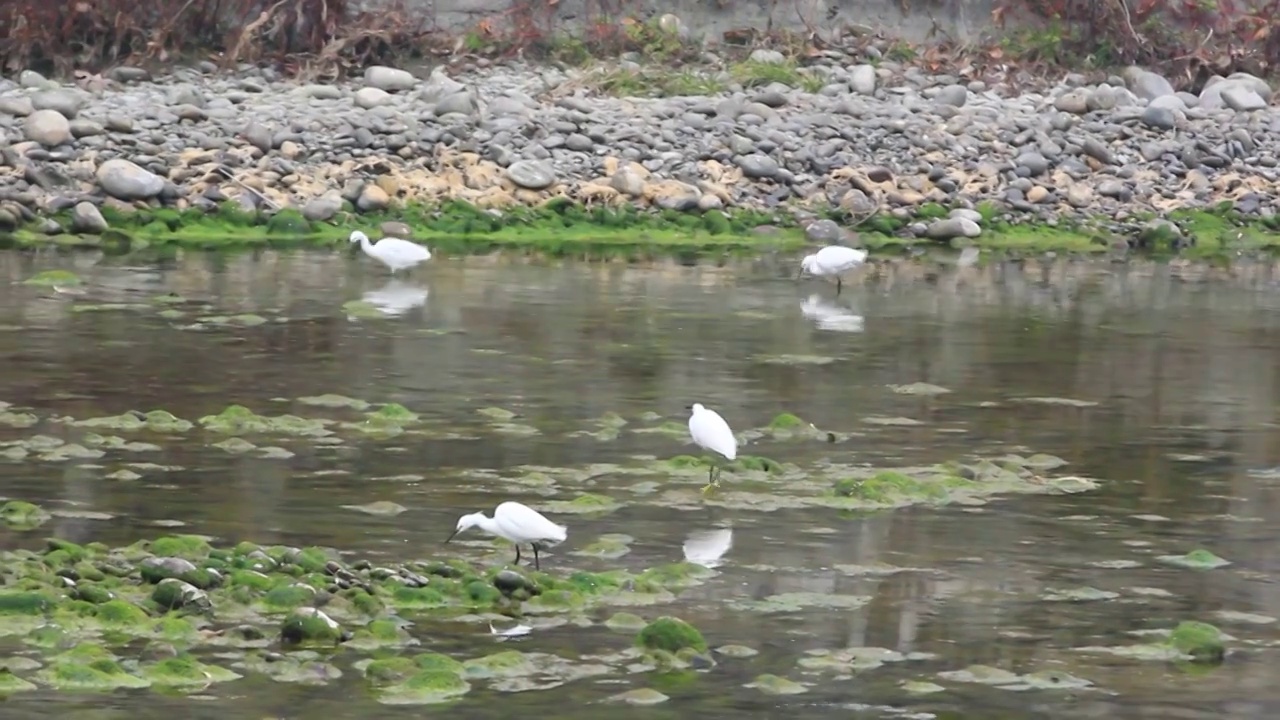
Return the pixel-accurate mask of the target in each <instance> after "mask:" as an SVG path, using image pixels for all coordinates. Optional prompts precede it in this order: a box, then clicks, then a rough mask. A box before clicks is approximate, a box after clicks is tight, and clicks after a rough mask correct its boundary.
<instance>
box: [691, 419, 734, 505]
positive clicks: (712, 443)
mask: <svg viewBox="0 0 1280 720" xmlns="http://www.w3.org/2000/svg"><path fill="white" fill-rule="evenodd" d="M689 410H690V411H691V412H692V413H693V414H692V415H690V416H689V435H690V436H692V437H693V442H694V443H695V444H697V446H698V447H700V448H702V449H704V450H710V451H712V452H715V453H719V454H721V455H723V456H724V457H725V459H726V460H730V461H732V460H734V459H735V458H737V457H738V439H737V438H735V437H734V436H733V430H731V429H730V428H729V423H727V422H725V421H724V418H722V417H720V413H718V412H716V411H715V410H711V409H708V408H705V407H703V406H702V403H694V404H692V405H690V406H689ZM719 470H720V468H719V467H717V465H716V463H714V462H713V463H712V465H711V468H710V469H709V470H708V471H707V485H706V487H704V488H702V492H708V491H710V490H711V488H714V487H719V486H720V477H719V476H720V473H719Z"/></svg>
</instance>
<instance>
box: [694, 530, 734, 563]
mask: <svg viewBox="0 0 1280 720" xmlns="http://www.w3.org/2000/svg"><path fill="white" fill-rule="evenodd" d="M732 547H733V528H729V527H726V528H714V529H711V530H694V531H693V532H691V533H689V537H688V539H686V540H685V541H684V560H685V562H688V563H692V564H694V565H701V566H703V567H707V568H715V567H719V566H721V565H723V564H724V556H725V553H727V552H729V550H730V548H732Z"/></svg>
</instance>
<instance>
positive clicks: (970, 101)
mask: <svg viewBox="0 0 1280 720" xmlns="http://www.w3.org/2000/svg"><path fill="white" fill-rule="evenodd" d="M751 60H752V61H753V62H754V63H757V64H761V65H766V64H782V63H785V62H786V58H785V57H784V56H783V55H782V54H781V53H779V52H777V51H776V50H770V49H764V48H762V49H757V50H755V51H753V52H752V54H751ZM851 60H852V58H848V57H846V56H844V55H841V54H840V53H838V52H835V51H829V52H828V53H826V55H825V56H824V58H822V59H820V60H816V61H815V62H813V63H809V65H810V67H806V72H812V74H813V77H815V78H821V79H822V80H821V82H820V83H818V85H820V88H809V90H815V91H816V92H810V91H808V90H806V89H805V88H801V87H791V86H790V84H784V83H782V82H768V83H765V84H762V85H759V86H755V87H750V88H744V87H743V86H741V85H734V84H732V83H727V84H726V89H725V90H724V91H723V92H721V93H719V94H715V95H711V96H706V97H696V96H695V97H671V98H657V99H619V98H611V97H608V96H606V95H605V94H603V93H599V92H590V91H585V90H584V89H583V88H582V87H581V82H582V81H581V78H577V77H573V78H571V77H570V76H569V75H567V74H566V73H564V72H561V71H559V70H556V69H554V68H550V67H530V66H524V65H519V64H505V65H497V64H495V65H491V66H485V67H480V68H471V69H469V70H467V71H466V72H463V73H461V74H456V75H455V74H451V73H452V71H449V70H446V69H445V68H444V67H437V68H436V69H435V70H433V71H432V72H431V74H430V75H429V76H428V77H426V78H418V77H416V76H415V75H413V74H412V73H409V72H407V71H405V70H402V69H399V68H394V67H388V66H373V67H370V68H367V69H366V70H365V72H364V75H363V77H361V78H357V79H355V80H354V82H350V81H342V82H337V83H308V84H295V83H291V82H289V81H286V80H281V79H280V78H279V77H278V76H277V75H276V74H275V73H273V72H271V71H267V70H259V69H252V68H245V69H242V70H241V71H238V72H236V73H234V74H224V73H222V72H221V71H218V70H217V69H216V68H212V67H210V68H205V69H203V71H202V72H204V73H205V74H199V73H196V72H193V71H192V70H191V69H186V68H173V69H172V70H171V71H170V73H169V74H163V75H151V74H148V73H146V72H144V71H133V70H129V71H124V70H123V69H120V68H118V69H117V70H116V71H112V73H111V77H112V78H113V79H114V80H115V81H116V84H108V85H107V86H106V87H104V88H103V89H102V90H101V92H100V93H98V94H89V93H87V92H84V91H82V90H80V89H79V88H78V87H74V86H70V85H65V84H60V83H58V82H56V81H52V80H49V79H48V78H45V77H44V76H42V75H39V74H38V73H32V72H30V71H27V72H21V73H18V76H17V79H18V81H17V83H13V82H6V83H5V84H3V87H2V88H0V136H3V138H4V140H6V141H7V143H8V145H7V147H4V150H3V152H4V153H5V155H4V160H5V162H3V163H0V211H2V212H3V213H4V217H0V221H3V222H6V223H9V222H15V223H16V222H20V221H23V220H26V219H30V218H31V217H36V216H37V215H38V214H39V213H40V212H42V211H44V210H46V209H48V208H58V209H67V208H73V213H72V215H73V225H74V228H73V229H75V230H76V231H78V232H79V231H84V232H88V231H89V230H87V229H85V228H95V227H100V223H98V221H97V219H95V218H94V217H93V215H92V213H91V211H90V210H89V208H90V207H92V208H94V209H95V210H96V209H98V208H99V207H100V206H101V205H102V203H103V202H104V201H109V202H116V201H125V202H130V203H135V202H139V201H146V202H150V203H153V204H157V203H165V204H173V203H177V202H182V203H187V204H191V205H197V206H205V207H207V206H211V205H212V204H213V203H217V202H221V201H222V200H224V199H233V200H235V201H237V202H240V203H242V204H245V206H246V207H254V208H256V207H258V206H259V205H260V203H262V202H263V200H262V199H261V198H260V197H259V195H260V196H261V197H265V198H266V199H267V200H268V201H270V203H271V204H273V205H275V206H279V207H284V206H290V205H292V206H294V207H297V208H299V209H301V211H302V212H303V214H304V215H305V216H306V217H307V218H309V219H311V220H315V221H325V220H331V219H333V218H335V217H337V216H338V214H339V213H341V212H342V207H343V205H344V203H346V202H349V203H352V204H354V205H355V206H356V207H357V209H359V210H361V211H371V210H377V209H381V208H385V207H388V206H389V205H391V204H392V203H396V202H400V198H404V197H415V198H422V199H427V200H446V199H451V198H457V199H462V200H467V201H469V202H473V203H475V204H477V205H480V206H484V207H494V208H502V207H507V206H511V205H515V204H533V203H538V202H542V201H544V200H545V199H546V198H547V197H549V196H550V195H551V194H553V193H555V194H558V193H565V194H567V195H569V196H570V197H578V198H580V199H582V200H583V201H584V202H589V203H618V202H630V203H636V204H640V205H649V206H654V207H659V208H667V209H671V210H677V211H681V212H704V213H710V212H721V211H723V210H732V209H734V207H735V206H749V207H753V208H756V209H761V210H773V209H777V208H780V207H782V206H784V205H786V204H789V203H791V202H793V201H795V200H796V199H806V200H814V201H817V202H825V203H829V204H831V205H836V206H839V207H840V208H841V209H843V210H844V211H845V212H847V213H849V214H850V215H853V216H858V217H863V216H867V215H870V214H872V213H875V212H882V213H885V214H886V215H891V216H893V217H898V218H901V219H905V220H912V219H913V218H915V211H916V209H917V208H918V207H920V206H921V205H923V204H926V203H938V204H941V205H943V206H947V207H955V208H956V209H955V210H954V211H953V212H952V213H951V214H949V215H948V217H945V218H940V219H936V220H933V221H922V222H917V223H915V224H914V225H912V226H910V230H911V231H912V232H915V233H917V234H920V235H923V236H926V237H930V238H935V239H938V240H949V239H954V238H961V237H963V238H972V237H976V236H977V235H978V234H979V233H981V229H982V225H983V220H982V216H981V215H980V214H978V213H977V212H976V211H973V210H971V209H966V208H971V207H973V206H974V205H976V204H977V203H979V202H993V203H995V204H996V205H997V206H999V207H1000V208H1001V210H1002V211H1003V212H1007V213H1010V217H1011V218H1016V217H1017V216H1018V214H1020V213H1026V214H1029V215H1030V216H1032V217H1033V218H1035V219H1036V220H1038V221H1047V220H1051V219H1053V218H1056V217H1058V216H1061V215H1070V214H1073V213H1074V214H1085V213H1087V214H1090V215H1093V216H1096V215H1107V216H1110V217H1112V218H1114V219H1115V222H1116V223H1117V227H1119V226H1124V227H1130V228H1132V229H1134V231H1135V232H1136V231H1137V229H1138V225H1136V224H1134V223H1137V222H1138V221H1137V220H1134V218H1136V217H1146V216H1149V214H1150V213H1153V212H1154V213H1155V214H1157V215H1158V214H1160V213H1161V212H1163V211H1165V210H1167V209H1168V208H1170V207H1175V206H1196V205H1200V206H1207V205H1212V204H1216V202H1218V201H1219V200H1221V199H1223V196H1220V195H1219V193H1220V192H1224V191H1225V189H1228V188H1242V187H1253V188H1259V189H1258V190H1257V191H1255V192H1253V193H1246V194H1244V195H1241V196H1240V197H1239V198H1237V207H1238V208H1239V209H1241V210H1242V211H1245V212H1249V213H1255V214H1258V215H1266V216H1273V215H1275V214H1276V213H1277V212H1280V201H1278V200H1277V199H1276V197H1275V194H1274V193H1267V192H1264V191H1263V190H1262V189H1261V188H1272V187H1275V186H1276V185H1277V183H1280V151H1277V148H1280V112H1277V110H1276V109H1275V108H1274V107H1272V106H1271V105H1270V103H1271V102H1272V101H1273V98H1274V92H1273V90H1272V88H1271V87H1270V86H1269V85H1268V84H1267V83H1266V82H1265V81H1263V80H1261V79H1259V78H1256V77H1254V76H1251V75H1248V74H1245V73H1235V74H1233V75H1231V76H1229V77H1224V78H1214V79H1210V81H1209V82H1208V83H1206V85H1205V87H1204V89H1203V90H1202V91H1201V92H1200V93H1199V95H1192V94H1190V93H1187V92H1177V91H1175V89H1174V87H1173V85H1172V83H1170V82H1169V81H1168V80H1167V79H1165V78H1163V77H1162V76H1160V75H1159V74H1157V73H1154V72H1151V71H1148V70H1145V69H1142V68H1129V69H1127V70H1126V71H1125V72H1123V73H1121V74H1120V76H1119V77H1115V78H1110V79H1108V81H1107V82H1106V83H1099V84H1096V85H1091V84H1090V83H1089V78H1087V77H1086V76H1084V75H1083V74H1068V75H1066V76H1065V77H1063V78H1062V80H1061V81H1060V82H1057V83H1056V84H1054V83H1050V82H1044V83H1041V84H1040V85H1036V84H1035V83H1026V82H1019V83H1018V84H1016V85H1015V83H1014V82H1012V78H1010V77H1004V76H1001V75H1000V74H999V73H994V74H991V73H989V74H986V75H982V76H979V77H964V78H960V76H958V75H946V74H940V73H939V74H931V73H928V72H925V71H924V70H922V69H920V68H917V67H911V66H908V65H905V64H903V63H901V62H896V61H891V60H889V59H887V58H884V57H877V56H876V54H875V53H874V52H868V53H867V54H865V55H862V56H860V57H859V58H858V59H857V60H856V61H853V62H850V61H851ZM867 60H871V61H873V62H876V63H877V64H876V65H872V64H868V63H867V62H866V61H867ZM636 67H639V66H638V65H637V66H636ZM95 92H97V91H95ZM550 98H554V99H550ZM1175 131H1176V135H1175V134H1174V132H1175ZM219 167H223V168H226V169H228V170H232V171H234V172H235V174H236V177H237V178H239V179H240V180H241V181H242V182H244V183H245V184H246V185H249V186H250V187H252V188H253V189H254V191H255V192H254V193H248V192H247V191H245V190H244V188H243V187H241V186H239V185H238V184H236V183H232V182H230V181H223V180H221V179H220V178H221V177H222V175H221V174H220V173H218V172H215V169H217V168H219ZM108 198H110V199H111V200H108ZM82 201H83V202H82ZM84 202H87V203H88V205H87V206H83V205H84ZM956 206H960V207H956ZM98 216H101V212H99V213H98ZM1144 222H1145V221H1144ZM846 233H847V231H846V230H845V228H843V227H841V224H840V223H836V222H833V221H831V220H813V221H810V222H808V223H807V224H806V234H807V235H808V236H809V237H810V239H811V240H812V241H813V242H815V243H818V242H821V243H833V242H842V241H843V240H844V239H845V237H846Z"/></svg>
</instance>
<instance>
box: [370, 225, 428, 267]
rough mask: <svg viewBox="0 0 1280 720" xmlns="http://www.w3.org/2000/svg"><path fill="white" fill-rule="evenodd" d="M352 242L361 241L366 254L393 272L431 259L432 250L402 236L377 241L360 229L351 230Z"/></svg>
mask: <svg viewBox="0 0 1280 720" xmlns="http://www.w3.org/2000/svg"><path fill="white" fill-rule="evenodd" d="M351 242H353V243H360V249H361V250H364V254H365V255H368V256H369V257H371V258H373V259H374V260H377V261H378V262H380V263H382V264H383V265H386V266H387V267H389V268H391V274H393V275H394V274H395V273H397V272H399V271H401V270H405V269H407V268H411V267H413V266H414V265H417V264H419V263H423V262H426V261H428V260H430V259H431V251H430V250H428V249H426V248H424V247H422V246H421V245H419V244H417V243H412V242H409V241H408V240H401V239H400V238H393V237H385V238H382V239H381V240H379V241H378V242H376V243H371V242H369V236H368V235H365V234H364V233H362V232H360V231H359V230H353V231H351Z"/></svg>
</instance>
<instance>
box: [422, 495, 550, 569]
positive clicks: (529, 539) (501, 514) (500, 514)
mask: <svg viewBox="0 0 1280 720" xmlns="http://www.w3.org/2000/svg"><path fill="white" fill-rule="evenodd" d="M473 527H478V528H480V529H481V530H483V531H485V532H487V533H489V534H490V535H497V536H498V537H500V538H503V539H505V540H510V541H511V542H513V543H515V546H516V565H519V564H520V545H521V543H529V545H531V546H532V547H533V567H534V569H535V570H541V569H542V567H541V566H540V565H539V562H538V548H539V547H540V546H542V547H547V546H551V545H558V544H560V543H562V542H564V540H565V538H566V537H568V528H566V527H565V526H563V525H557V524H555V523H553V522H551V521H550V520H548V519H547V518H546V517H545V516H544V515H543V514H542V513H540V512H538V511H537V510H534V509H533V508H531V507H529V506H528V505H523V504H521V503H518V502H512V501H510V500H508V501H507V502H504V503H502V504H500V505H498V507H497V508H495V509H494V511H493V517H489V516H487V515H485V514H484V513H483V512H474V513H471V514H469V515H463V516H462V517H460V518H458V527H457V529H455V530H454V531H453V534H452V535H450V536H449V538H448V539H447V540H445V542H446V543H447V542H449V540H452V539H453V538H454V537H456V536H457V535H458V533H461V532H463V531H465V530H468V529H470V528H473Z"/></svg>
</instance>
